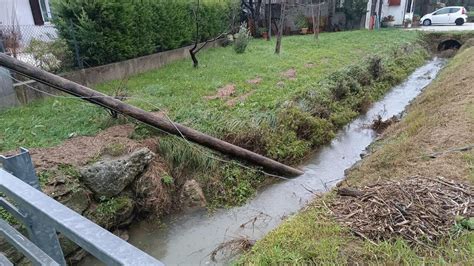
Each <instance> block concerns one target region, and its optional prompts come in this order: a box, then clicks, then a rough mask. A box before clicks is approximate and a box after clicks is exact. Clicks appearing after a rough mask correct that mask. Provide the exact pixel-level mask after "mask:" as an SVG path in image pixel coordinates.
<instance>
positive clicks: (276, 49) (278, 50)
mask: <svg viewBox="0 0 474 266" xmlns="http://www.w3.org/2000/svg"><path fill="white" fill-rule="evenodd" d="M285 5H286V4H285V3H282V4H281V15H280V29H278V36H277V42H276V47H275V54H280V51H281V39H282V37H283V27H284V26H283V25H284V22H285V9H286V7H285Z"/></svg>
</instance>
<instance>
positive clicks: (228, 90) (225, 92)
mask: <svg viewBox="0 0 474 266" xmlns="http://www.w3.org/2000/svg"><path fill="white" fill-rule="evenodd" d="M235 90H236V87H235V84H227V85H225V86H224V87H222V88H219V89H218V90H217V93H216V94H215V95H211V96H204V99H206V100H215V99H226V98H229V97H231V96H233V95H234V94H235Z"/></svg>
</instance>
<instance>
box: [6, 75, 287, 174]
mask: <svg viewBox="0 0 474 266" xmlns="http://www.w3.org/2000/svg"><path fill="white" fill-rule="evenodd" d="M13 72H15V73H18V74H20V75H22V76H25V77H27V78H31V79H34V78H33V77H30V76H28V75H25V74H23V73H20V72H18V71H15V70H13ZM11 78H12V79H13V80H14V81H16V82H19V83H22V85H25V86H26V87H28V88H30V89H32V90H34V91H37V92H39V93H43V94H45V95H48V96H51V97H54V98H61V99H83V100H85V99H91V100H93V99H100V98H111V97H112V98H113V96H108V95H104V96H90V97H88V96H63V95H56V94H53V93H49V92H46V91H43V90H40V89H37V88H35V87H33V86H31V85H29V84H28V83H25V82H24V81H21V80H18V79H16V78H15V77H13V76H11ZM38 82H40V83H43V84H46V85H48V86H50V87H52V88H55V89H60V88H59V87H58V86H56V85H53V84H50V83H49V82H44V81H38ZM120 98H122V99H132V100H137V101H140V102H143V103H145V104H148V105H150V106H151V107H153V108H154V109H157V110H159V111H161V112H162V113H163V115H164V116H165V118H166V119H167V120H168V121H169V122H170V123H171V124H172V125H173V127H174V128H175V129H176V131H177V132H178V133H179V135H180V136H181V138H182V139H183V140H184V141H185V142H186V143H187V144H188V145H189V146H190V147H191V148H193V149H194V150H196V151H198V152H199V153H201V154H202V155H204V156H206V157H207V158H209V159H212V160H216V161H219V162H222V163H227V164H234V165H237V166H239V167H241V168H244V169H246V170H249V171H256V172H259V173H262V174H264V175H266V176H270V177H275V178H279V179H283V180H292V179H290V178H286V177H284V176H280V175H275V174H270V173H268V172H265V171H263V170H259V169H254V168H251V167H249V166H246V165H244V164H241V163H239V162H236V161H229V160H225V159H222V158H219V157H216V156H214V154H212V153H211V152H209V151H207V150H204V149H203V148H202V147H201V146H198V145H196V144H194V143H192V142H190V141H189V140H188V139H187V138H186V137H185V136H184V135H183V133H182V132H181V131H180V130H179V129H178V127H177V126H176V124H175V123H174V122H173V120H171V118H170V117H169V116H168V115H167V114H166V112H164V111H163V110H162V108H160V107H159V106H157V105H155V104H153V103H151V102H150V101H147V100H145V99H143V98H139V97H134V96H124V97H120ZM97 104H100V103H97ZM101 106H103V105H101ZM103 107H105V108H107V109H109V110H113V111H115V112H117V113H121V112H120V111H118V110H115V109H114V108H111V107H109V106H103ZM137 121H139V120H137ZM139 122H141V121H139ZM141 123H143V122H141ZM143 124H145V123H143ZM147 125H148V124H147ZM153 128H155V129H157V130H159V131H160V132H162V133H165V134H167V135H170V136H173V137H177V136H176V135H173V134H171V133H169V132H167V131H164V130H162V129H160V128H157V127H154V126H153Z"/></svg>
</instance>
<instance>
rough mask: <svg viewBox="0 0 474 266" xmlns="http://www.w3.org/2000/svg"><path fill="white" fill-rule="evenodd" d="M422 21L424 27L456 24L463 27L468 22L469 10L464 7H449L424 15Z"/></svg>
mask: <svg viewBox="0 0 474 266" xmlns="http://www.w3.org/2000/svg"><path fill="white" fill-rule="evenodd" d="M420 21H421V22H422V23H423V26H430V25H432V24H456V25H458V26H461V25H463V24H464V23H465V22H467V10H466V8H464V7H462V6H447V7H443V8H441V9H438V10H436V11H435V12H433V13H429V14H426V15H424V16H423V17H422V18H421V20H420Z"/></svg>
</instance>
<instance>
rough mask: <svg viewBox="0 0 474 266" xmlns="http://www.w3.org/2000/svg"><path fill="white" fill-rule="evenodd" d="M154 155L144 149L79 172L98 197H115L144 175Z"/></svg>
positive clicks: (101, 162) (87, 167)
mask: <svg viewBox="0 0 474 266" xmlns="http://www.w3.org/2000/svg"><path fill="white" fill-rule="evenodd" d="M154 156H155V155H154V153H153V152H151V151H150V150H149V149H147V148H142V149H140V150H138V151H135V152H133V153H131V154H129V155H125V156H123V157H120V158H118V159H110V160H105V161H100V162H97V163H95V164H93V165H91V166H86V167H84V168H82V169H80V170H79V172H80V175H81V180H82V181H83V182H84V184H85V185H86V186H87V187H88V188H89V189H90V190H92V192H94V193H95V195H96V196H98V197H113V196H116V195H118V194H119V193H120V192H122V191H123V190H124V189H125V188H126V187H127V186H128V185H129V184H130V183H132V182H133V180H135V178H136V177H138V176H139V175H140V174H142V173H143V171H144V170H145V168H146V167H147V166H148V164H149V163H150V162H151V160H152V159H153V158H154Z"/></svg>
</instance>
